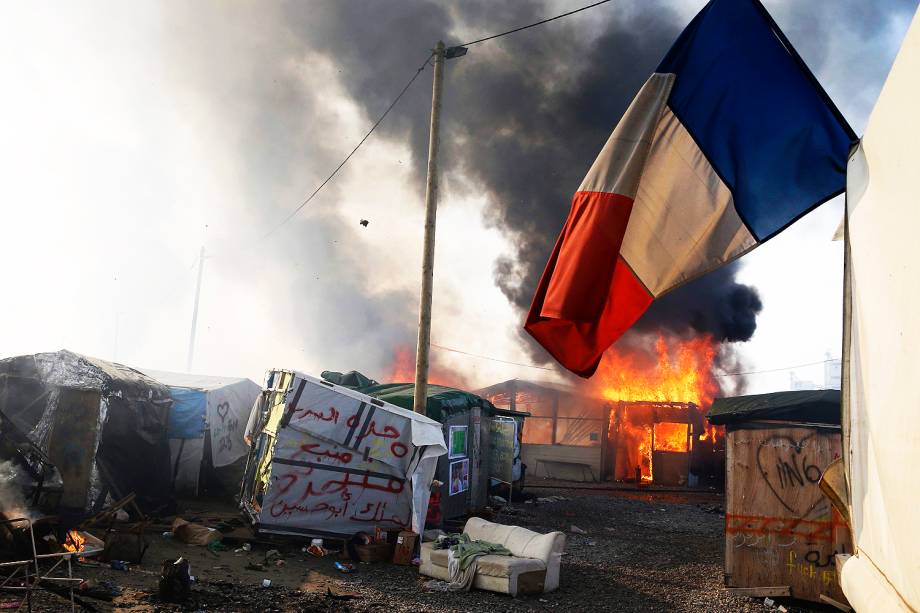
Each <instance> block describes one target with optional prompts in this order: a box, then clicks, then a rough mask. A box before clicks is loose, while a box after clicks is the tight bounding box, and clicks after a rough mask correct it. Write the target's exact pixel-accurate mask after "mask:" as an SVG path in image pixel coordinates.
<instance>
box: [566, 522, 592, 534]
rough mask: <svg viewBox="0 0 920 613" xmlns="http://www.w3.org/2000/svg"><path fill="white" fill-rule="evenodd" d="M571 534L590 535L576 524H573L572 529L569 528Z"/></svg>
mask: <svg viewBox="0 0 920 613" xmlns="http://www.w3.org/2000/svg"><path fill="white" fill-rule="evenodd" d="M569 532H571V533H572V534H587V533H588V532H587V530H582V529H581V528H579V527H578V526H576V525H575V524H572V527H571V528H569Z"/></svg>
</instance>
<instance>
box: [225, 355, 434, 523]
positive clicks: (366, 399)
mask: <svg viewBox="0 0 920 613" xmlns="http://www.w3.org/2000/svg"><path fill="white" fill-rule="evenodd" d="M247 430H248V436H249V437H250V438H251V440H252V441H253V446H252V448H251V451H250V453H249V459H248V462H247V466H246V474H245V476H244V478H243V487H242V492H241V496H240V504H241V507H242V508H243V510H244V511H245V512H246V514H247V515H248V516H249V518H250V520H251V522H252V524H253V527H254V528H255V529H256V530H257V531H259V532H262V533H270V534H294V535H307V536H318V537H323V536H328V537H342V536H349V535H352V534H354V533H357V532H361V531H369V530H370V531H373V529H374V527H375V526H380V527H382V528H396V529H411V530H414V531H415V532H420V531H421V530H422V529H423V527H424V523H425V515H426V512H427V509H428V498H429V494H430V488H431V481H432V479H433V478H434V474H435V470H436V468H437V464H438V458H439V457H440V456H442V455H444V454H445V453H446V452H447V448H446V447H445V445H444V437H443V435H442V434H441V425H440V424H439V423H437V422H436V421H434V420H432V419H429V418H427V417H424V416H422V415H419V414H417V413H414V412H412V411H408V410H406V409H403V408H400V407H398V406H395V405H393V404H390V403H388V402H384V401H382V400H379V399H377V398H372V397H371V396H368V395H366V394H362V393H359V392H356V391H354V390H352V389H350V388H347V387H343V386H339V385H334V384H332V383H329V382H328V381H322V380H320V379H316V378H314V377H310V376H309V375H304V374H301V373H297V372H294V371H289V370H272V371H270V372H269V373H268V377H267V381H266V385H265V390H264V392H263V394H262V396H261V397H260V399H259V402H258V404H257V408H256V412H255V414H254V415H253V418H252V419H251V420H250V426H249V427H248V428H247Z"/></svg>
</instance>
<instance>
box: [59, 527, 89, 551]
mask: <svg viewBox="0 0 920 613" xmlns="http://www.w3.org/2000/svg"><path fill="white" fill-rule="evenodd" d="M63 547H64V549H66V550H67V551H72V552H73V553H78V552H80V551H83V550H85V549H86V539H85V538H84V537H83V535H82V534H80V533H79V532H77V531H76V530H71V531H70V532H68V533H67V537H66V538H65V539H64V544H63Z"/></svg>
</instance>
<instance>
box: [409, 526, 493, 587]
mask: <svg viewBox="0 0 920 613" xmlns="http://www.w3.org/2000/svg"><path fill="white" fill-rule="evenodd" d="M434 548H435V549H447V550H448V552H447V571H448V573H449V574H450V580H449V581H438V580H437V579H432V580H431V581H428V582H426V583H425V587H426V588H428V589H430V590H438V591H442V592H455V591H460V590H463V591H469V589H470V587H472V585H473V579H475V578H476V569H477V568H478V565H479V562H478V560H479V558H481V557H482V556H487V555H495V556H510V555H511V552H510V551H509V550H508V549H507V548H506V547H505V546H504V545H499V544H497V543H489V542H488V541H474V540H473V539H471V538H470V537H469V535H467V534H448V535H443V536H439V537H438V540H437V542H436V543H435V545H434Z"/></svg>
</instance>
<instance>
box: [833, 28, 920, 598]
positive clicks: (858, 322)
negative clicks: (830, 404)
mask: <svg viewBox="0 0 920 613" xmlns="http://www.w3.org/2000/svg"><path fill="white" fill-rule="evenodd" d="M918 98H920V12H918V13H917V14H916V15H915V16H914V18H913V22H912V23H911V25H910V28H909V29H908V32H907V36H906V37H905V39H904V43H903V44H902V46H901V50H900V51H899V52H898V56H897V59H895V62H894V65H893V66H892V68H891V73H890V74H889V76H888V80H887V81H886V83H885V86H884V87H883V89H882V92H881V94H880V95H879V99H878V102H877V103H876V105H875V109H874V110H873V111H872V114H871V116H870V118H869V123H868V125H867V127H866V132H865V135H864V137H863V138H862V140H861V142H860V143H859V146H858V148H857V149H856V150H855V151H854V152H853V154H852V155H851V157H850V161H849V164H848V166H847V198H846V224H845V235H846V249H845V252H846V254H847V255H846V258H847V259H846V265H845V271H846V272H845V288H846V292H845V294H846V296H847V300H846V301H845V302H844V319H845V322H844V356H843V358H844V359H843V398H844V403H843V427H844V449H845V453H844V456H843V457H844V464H845V467H846V476H847V479H846V486H847V487H846V488H840V489H843V490H844V491H843V492H842V494H843V495H842V496H841V497H842V499H843V500H845V501H847V500H848V505H847V506H848V507H849V508H848V511H849V515H850V520H851V526H852V530H853V539H854V541H855V546H856V553H855V555H853V556H851V557H847V558H843V557H841V556H838V560H837V565H838V569H839V572H840V575H841V584H842V585H843V591H844V593H845V594H846V596H847V599H848V600H849V601H850V603H851V604H852V605H853V606H854V608H855V609H856V610H858V611H920V523H918V522H917V515H916V513H917V508H918V506H920V478H918V473H917V471H916V470H915V469H916V468H917V466H918V465H920V410H918V407H920V385H918V381H917V375H918V371H920V317H918V316H917V305H918V304H920V284H918V283H917V280H918V279H920V258H918V257H917V255H916V253H915V252H914V249H913V248H914V246H915V245H916V242H917V239H916V230H917V227H918V225H920V207H918V197H917V177H916V175H915V173H916V170H917V168H918V167H920V149H918V143H920V121H918V120H917V100H918ZM838 491H839V490H838ZM847 494H848V495H847Z"/></svg>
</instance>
